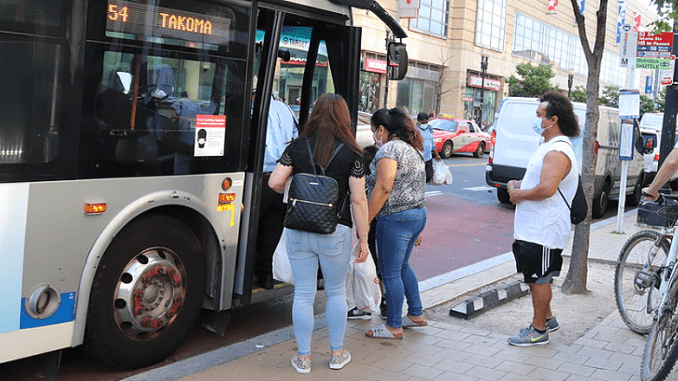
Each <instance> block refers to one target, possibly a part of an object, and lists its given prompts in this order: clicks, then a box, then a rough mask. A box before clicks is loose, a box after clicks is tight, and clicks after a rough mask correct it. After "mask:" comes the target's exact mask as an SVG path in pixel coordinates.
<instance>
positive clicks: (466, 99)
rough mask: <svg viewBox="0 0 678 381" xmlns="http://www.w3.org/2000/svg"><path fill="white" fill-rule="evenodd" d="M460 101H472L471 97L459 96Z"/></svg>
mask: <svg viewBox="0 0 678 381" xmlns="http://www.w3.org/2000/svg"><path fill="white" fill-rule="evenodd" d="M461 101H462V102H473V97H461Z"/></svg>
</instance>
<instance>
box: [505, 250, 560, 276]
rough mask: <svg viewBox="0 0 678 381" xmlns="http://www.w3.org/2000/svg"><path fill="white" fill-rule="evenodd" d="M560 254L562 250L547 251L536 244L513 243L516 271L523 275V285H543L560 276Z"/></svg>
mask: <svg viewBox="0 0 678 381" xmlns="http://www.w3.org/2000/svg"><path fill="white" fill-rule="evenodd" d="M562 252H563V249H549V248H547V247H544V246H542V245H539V244H537V243H532V242H526V241H521V240H515V241H513V256H514V257H515V259H516V270H517V271H518V272H519V273H523V276H524V277H525V283H536V284H545V283H549V282H551V280H553V278H554V277H557V276H558V275H560V269H561V268H562V266H563V257H562V255H561V253H562Z"/></svg>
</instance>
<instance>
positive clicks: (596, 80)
mask: <svg viewBox="0 0 678 381" xmlns="http://www.w3.org/2000/svg"><path fill="white" fill-rule="evenodd" d="M607 1H608V0H601V1H600V8H598V11H597V12H596V19H597V20H596V21H597V24H596V40H595V43H594V45H593V50H591V48H590V45H589V42H588V37H587V35H586V20H585V18H584V16H582V15H581V14H580V13H579V4H578V1H577V0H571V2H572V9H573V10H574V15H575V18H576V19H577V28H578V30H579V39H580V41H581V43H582V48H583V49H584V55H585V56H586V62H587V64H588V69H589V73H588V78H587V79H586V121H585V125H586V126H587V127H586V130H585V131H584V135H583V143H582V173H581V182H582V187H583V188H584V193H585V194H586V202H587V203H588V206H589V211H588V215H587V217H586V220H585V221H584V222H582V223H581V224H579V225H577V227H576V228H575V230H574V240H573V242H572V258H571V259H570V268H569V270H568V271H567V276H566V277H565V280H564V281H563V286H562V291H563V293H564V294H566V295H569V294H585V293H587V292H588V290H587V288H586V280H587V275H588V257H589V238H590V233H591V210H592V205H593V177H594V175H595V173H596V153H595V142H596V136H597V134H598V119H599V118H600V112H599V111H598V97H599V94H600V65H601V61H602V60H603V51H604V50H605V23H606V22H607ZM580 126H581V121H580Z"/></svg>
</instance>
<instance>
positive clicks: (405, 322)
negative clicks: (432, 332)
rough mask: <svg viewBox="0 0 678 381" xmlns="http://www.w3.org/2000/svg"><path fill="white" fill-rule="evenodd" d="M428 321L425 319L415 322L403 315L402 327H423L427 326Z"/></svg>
mask: <svg viewBox="0 0 678 381" xmlns="http://www.w3.org/2000/svg"><path fill="white" fill-rule="evenodd" d="M427 325H428V322H427V321H426V319H424V320H423V321H420V322H416V321H414V320H412V319H410V317H409V316H407V315H405V316H403V328H414V327H424V326H427Z"/></svg>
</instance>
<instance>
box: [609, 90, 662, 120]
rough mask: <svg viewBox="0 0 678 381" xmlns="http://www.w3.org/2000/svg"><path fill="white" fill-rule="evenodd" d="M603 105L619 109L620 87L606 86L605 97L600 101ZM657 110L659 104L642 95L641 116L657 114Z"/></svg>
mask: <svg viewBox="0 0 678 381" xmlns="http://www.w3.org/2000/svg"><path fill="white" fill-rule="evenodd" d="M598 101H599V102H600V104H601V105H606V106H610V107H619V87H617V86H605V90H603V96H602V97H600V98H599V99H598ZM656 110H657V104H656V103H655V101H654V100H653V99H652V98H650V97H648V96H647V95H644V94H642V95H641V96H640V115H639V116H641V117H642V116H643V114H645V113H646V112H655V111H656Z"/></svg>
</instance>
